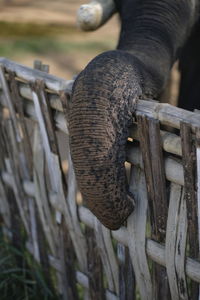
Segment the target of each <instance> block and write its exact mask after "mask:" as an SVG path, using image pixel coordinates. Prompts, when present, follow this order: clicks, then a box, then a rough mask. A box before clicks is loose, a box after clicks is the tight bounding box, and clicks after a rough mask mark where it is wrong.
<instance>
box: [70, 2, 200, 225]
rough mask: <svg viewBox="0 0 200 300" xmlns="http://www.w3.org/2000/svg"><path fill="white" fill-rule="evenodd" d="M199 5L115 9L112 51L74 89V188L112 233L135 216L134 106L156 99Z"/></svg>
mask: <svg viewBox="0 0 200 300" xmlns="http://www.w3.org/2000/svg"><path fill="white" fill-rule="evenodd" d="M197 5H198V3H197V1H196V2H195V0H194V1H192V0H191V1H189V0H187V1H185V0H178V1H177V0H162V1H161V0H123V1H120V0H118V1H116V6H117V9H118V11H119V13H120V16H121V22H122V25H121V33H120V37H119V43H118V47H117V49H116V50H114V51H108V52H105V53H103V54H101V55H99V56H97V57H95V58H94V59H93V60H92V61H91V62H90V63H89V64H88V66H87V67H86V68H85V69H84V70H83V71H82V72H81V73H80V75H79V76H78V78H77V79H76V82H75V84H74V87H73V94H72V106H71V110H70V120H69V124H70V126H69V131H70V146H71V154H72V160H73V163H74V168H75V173H76V177H77V180H78V185H79V188H80V190H81V192H82V195H83V199H84V200H85V202H86V204H87V206H88V207H89V209H90V210H91V211H92V212H93V213H94V214H95V215H96V216H97V218H98V219H99V220H100V221H101V222H102V223H103V224H104V225H105V226H106V227H108V228H110V229H112V230H115V229H118V228H119V227H120V226H121V225H122V224H123V222H124V221H125V220H126V219H127V217H128V216H129V215H130V213H131V212H132V211H133V208H134V205H133V203H134V200H133V199H132V195H131V194H130V193H129V191H128V187H127V179H126V174H125V168H124V161H125V144H126V140H127V136H128V127H129V125H130V124H131V120H132V114H133V112H134V109H135V106H136V102H137V101H138V99H140V98H142V99H145V98H153V99H156V98H158V96H159V94H160V93H161V91H162V90H163V88H164V86H165V83H166V80H167V77H168V75H169V72H170V69H171V67H172V64H173V63H174V61H175V60H176V59H177V58H178V56H179V55H180V53H181V48H182V46H183V44H184V43H185V41H186V39H187V38H188V35H189V34H190V32H191V29H192V28H193V26H194V24H195V22H196V20H197V10H198V7H197Z"/></svg>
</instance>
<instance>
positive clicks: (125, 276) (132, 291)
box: [117, 243, 136, 300]
mask: <svg viewBox="0 0 200 300" xmlns="http://www.w3.org/2000/svg"><path fill="white" fill-rule="evenodd" d="M117 257H118V262H119V299H120V300H129V299H131V300H136V283H135V276H134V271H133V266H132V263H131V258H130V254H129V249H128V248H127V247H126V246H124V245H123V244H120V243H118V244H117Z"/></svg>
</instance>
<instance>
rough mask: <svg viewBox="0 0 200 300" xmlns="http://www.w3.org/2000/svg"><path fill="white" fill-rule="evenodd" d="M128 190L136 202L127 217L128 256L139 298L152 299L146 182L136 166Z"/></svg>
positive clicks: (132, 169) (143, 299)
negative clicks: (147, 236)
mask: <svg viewBox="0 0 200 300" xmlns="http://www.w3.org/2000/svg"><path fill="white" fill-rule="evenodd" d="M130 191H131V193H132V194H133V196H134V199H135V203H136V205H135V211H134V213H133V214H132V215H131V216H130V217H129V218H128V224H127V225H128V227H127V230H128V233H129V239H128V246H129V252H130V257H131V260H132V264H133V268H134V272H135V277H136V282H137V285H138V288H139V292H140V296H141V299H142V300H154V298H153V290H152V283H151V275H150V271H149V267H148V262H147V257H146V252H145V246H146V222H147V205H148V201H147V193H146V183H145V178H144V175H143V172H142V171H141V170H140V169H139V168H137V167H132V168H131V177H130Z"/></svg>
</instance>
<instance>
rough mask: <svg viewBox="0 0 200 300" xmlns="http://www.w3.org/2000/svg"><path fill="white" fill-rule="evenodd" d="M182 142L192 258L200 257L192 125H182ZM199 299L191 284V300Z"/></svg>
mask: <svg viewBox="0 0 200 300" xmlns="http://www.w3.org/2000/svg"><path fill="white" fill-rule="evenodd" d="M180 134H181V142H182V155H183V157H182V160H183V169H184V184H185V199H186V205H187V218H188V234H189V252H190V255H191V257H192V258H198V257H199V245H198V221H197V198H196V182H195V177H196V176H195V174H196V151H195V147H194V143H193V138H192V132H191V128H190V125H189V124H187V123H184V122H182V123H181V124H180ZM198 297H199V288H198V284H196V283H195V282H192V283H191V292H190V299H191V300H197V299H198Z"/></svg>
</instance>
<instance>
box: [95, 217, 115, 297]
mask: <svg viewBox="0 0 200 300" xmlns="http://www.w3.org/2000/svg"><path fill="white" fill-rule="evenodd" d="M95 235H96V241H97V246H98V248H99V253H100V256H101V259H102V263H103V268H104V271H105V274H106V278H107V281H108V288H109V290H110V291H111V292H112V293H115V294H118V292H119V277H118V276H119V268H118V264H117V260H116V257H115V252H114V250H113V245H112V241H111V235H110V230H108V229H107V228H105V227H104V226H103V225H102V224H101V223H100V222H99V221H98V220H97V219H95Z"/></svg>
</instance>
